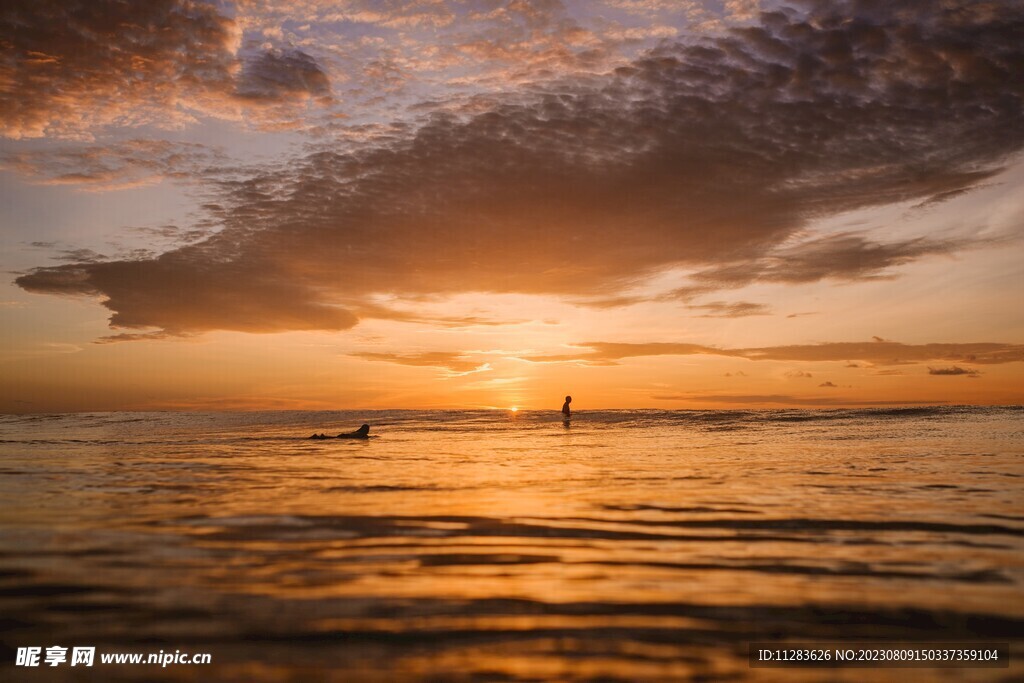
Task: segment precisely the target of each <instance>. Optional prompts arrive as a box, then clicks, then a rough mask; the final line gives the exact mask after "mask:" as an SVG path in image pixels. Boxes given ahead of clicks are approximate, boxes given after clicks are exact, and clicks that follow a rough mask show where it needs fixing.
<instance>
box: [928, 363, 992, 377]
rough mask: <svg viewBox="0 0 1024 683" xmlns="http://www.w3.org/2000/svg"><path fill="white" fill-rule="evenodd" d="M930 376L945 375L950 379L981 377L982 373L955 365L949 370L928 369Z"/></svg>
mask: <svg viewBox="0 0 1024 683" xmlns="http://www.w3.org/2000/svg"><path fill="white" fill-rule="evenodd" d="M928 374H929V375H943V376H948V377H955V376H964V377H980V376H981V371H979V370H974V369H965V368H961V367H960V366H958V365H954V366H952V367H949V368H928Z"/></svg>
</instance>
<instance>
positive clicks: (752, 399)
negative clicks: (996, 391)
mask: <svg viewBox="0 0 1024 683" xmlns="http://www.w3.org/2000/svg"><path fill="white" fill-rule="evenodd" d="M651 398H653V399H656V400H661V401H690V402H694V403H697V402H700V403H729V404H741V405H759V404H765V405H789V406H877V405H922V404H936V403H945V402H946V401H853V400H846V399H842V398H835V397H831V396H828V397H826V396H791V395H788V394H749V395H747V394H744V395H738V394H662V395H658V396H652V397H651Z"/></svg>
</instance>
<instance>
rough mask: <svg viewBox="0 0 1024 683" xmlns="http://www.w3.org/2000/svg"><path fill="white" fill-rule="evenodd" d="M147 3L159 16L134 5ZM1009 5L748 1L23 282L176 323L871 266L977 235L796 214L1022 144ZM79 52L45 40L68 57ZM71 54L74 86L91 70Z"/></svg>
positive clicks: (187, 30)
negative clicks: (209, 222) (144, 254)
mask: <svg viewBox="0 0 1024 683" xmlns="http://www.w3.org/2000/svg"><path fill="white" fill-rule="evenodd" d="M58 6H59V5H55V7H54V9H53V12H55V13H57V12H59V10H58V9H57V7H58ZM96 7H106V5H103V4H98V5H96ZM140 7H141V6H140ZM145 7H147V8H161V9H159V11H162V12H164V13H165V14H167V13H169V14H170V15H173V16H172V18H173V19H174V21H176V22H177V23H173V22H172V26H178V25H180V26H181V29H180V31H179V32H180V33H181V34H182V36H184V37H179V39H178V40H177V41H176V42H175V45H177V46H179V47H177V48H175V50H177V51H174V50H171V49H170V48H166V47H161V46H160V45H155V46H153V47H152V48H150V49H151V50H152V51H153V54H152V57H151V58H152V60H153V61H154V63H158V64H162V65H164V67H163V68H169V69H176V70H179V71H180V72H181V73H182V74H184V77H185V83H194V84H198V85H202V87H207V85H208V84H211V83H212V84H218V85H217V86H216V88H215V89H219V91H224V90H225V88H227V89H228V90H230V91H231V92H232V93H234V95H233V96H234V97H236V98H241V99H245V98H249V99H254V100H258V99H260V98H263V97H269V98H282V97H287V96H290V95H292V94H293V93H294V90H293V89H292V88H293V86H284V85H280V83H281V82H283V81H282V79H283V80H284V81H288V79H289V78H291V77H292V76H294V77H295V79H296V80H295V81H294V82H298V83H301V84H302V85H301V87H300V90H301V92H303V93H307V94H310V95H315V96H318V95H324V94H325V93H326V88H327V84H326V83H325V82H324V80H323V79H322V78H321V77H320V72H318V71H317V70H316V67H315V65H314V64H312V63H310V62H308V61H307V60H305V59H304V58H303V57H302V56H300V55H298V54H292V55H290V56H286V55H284V54H283V53H282V54H277V53H273V55H274V56H264V57H263V58H260V59H259V60H258V61H256V62H253V63H252V66H251V67H250V68H248V69H246V68H242V69H241V71H240V77H241V78H242V79H243V81H244V82H247V83H249V86H244V87H243V86H239V85H238V83H237V81H236V80H234V79H230V81H231V82H230V84H229V85H227V86H224V85H222V81H223V79H224V78H228V76H227V74H230V69H229V68H228V67H227V66H226V65H225V64H226V63H225V59H226V58H225V57H224V54H225V47H224V46H225V45H226V43H227V42H228V40H229V39H228V35H229V33H230V31H229V29H228V28H227V27H225V25H224V23H223V21H222V20H221V19H218V18H217V17H216V16H214V15H211V14H210V13H209V12H205V11H199V10H196V11H195V12H192V11H185V10H183V9H182V8H183V7H186V6H184V5H180V6H179V5H177V4H171V3H156V4H153V5H149V4H146V5H145ZM187 7H189V8H191V7H193V6H192V5H187ZM139 11H140V12H142V11H146V12H156V11H157V10H156V9H147V10H139ZM158 20H167V16H163V15H161V17H160V18H154V17H153V16H150V15H149V14H147V15H146V16H143V17H140V18H139V22H140V24H139V25H141V26H152V25H154V22H156V21H158ZM146 22H148V23H146ZM1022 30H1024V7H1022V6H1021V5H1020V4H1019V3H1015V2H999V3H975V2H966V1H964V2H955V1H951V2H945V3H941V4H939V3H918V2H895V3H886V4H881V3H877V2H869V1H868V0H864V1H857V0H852V1H849V2H839V3H810V4H809V5H808V6H807V8H806V9H805V10H803V11H801V12H796V11H776V12H768V13H764V14H762V15H760V19H759V20H758V21H757V22H756V23H755V24H753V25H750V26H748V27H745V28H740V29H735V30H732V31H731V32H729V33H727V34H725V35H723V36H719V37H716V38H708V39H704V40H691V41H677V42H675V43H666V44H664V45H663V46H662V47H660V48H658V49H656V50H654V51H652V52H649V53H647V54H645V55H644V56H643V57H641V58H639V59H637V60H634V61H633V62H632V63H631V64H629V65H628V66H624V67H621V68H618V69H616V70H615V71H614V72H612V73H609V74H607V75H605V76H600V77H598V76H594V75H581V76H580V77H578V78H568V77H562V78H559V79H557V80H553V81H546V82H545V81H534V82H532V83H530V84H528V85H526V86H524V87H523V88H521V89H520V90H517V91H514V92H507V93H505V94H504V95H501V96H495V97H491V98H488V99H486V100H485V101H475V106H474V107H472V108H469V109H465V110H462V113H457V112H458V111H459V109H458V108H457V107H450V108H449V110H448V111H447V113H444V112H441V113H434V114H431V115H430V116H429V117H428V118H426V119H424V120H422V122H421V123H420V124H419V125H418V126H416V127H413V128H410V129H409V132H408V133H407V134H405V135H397V136H392V137H390V138H386V139H383V140H381V141H378V142H376V143H373V144H371V145H369V146H366V147H364V148H362V149H356V150H351V149H347V150H340V149H337V148H334V147H332V146H331V145H325V146H323V147H322V148H320V149H316V150H313V151H311V152H310V153H309V154H308V155H307V156H306V157H304V158H303V159H302V160H300V161H299V162H297V163H295V164H294V165H292V166H291V167H289V168H286V169H284V170H274V171H268V172H266V173H262V174H257V175H254V176H253V177H250V178H247V179H244V180H237V181H228V180H224V181H221V182H220V184H219V185H218V187H219V190H220V192H221V195H222V201H220V202H218V203H217V206H216V209H215V210H214V217H215V218H216V220H217V221H219V223H220V224H221V230H220V231H219V232H218V233H217V234H216V235H213V236H211V237H209V238H208V239H206V240H204V241H202V242H200V243H198V244H194V245H189V246H185V247H182V248H180V249H176V250H172V251H169V252H166V253H164V254H161V255H159V256H157V257H154V258H149V259H142V260H133V261H126V260H121V261H109V262H104V263H85V262H83V263H71V264H64V265H60V266H54V267H42V268H37V269H35V270H33V271H32V272H29V273H27V274H24V275H22V276H21V277H19V278H18V279H17V283H18V285H20V286H21V287H23V288H24V289H26V290H29V291H33V292H41V293H53V294H82V295H92V296H98V297H100V298H101V299H102V301H103V302H104V305H105V306H107V307H108V308H109V309H111V311H113V315H112V316H111V325H112V326H114V327H124V328H139V329H152V328H155V329H158V330H163V331H165V332H167V333H168V334H192V333H199V332H203V331H206V330H213V329H228V330H244V331H249V332H270V331H279V330H286V329H325V330H338V329H347V328H349V327H351V326H352V325H354V324H355V323H356V322H357V317H358V311H359V310H360V308H361V306H363V305H364V304H365V302H366V301H368V300H369V298H370V297H372V296H374V295H377V294H388V295H395V296H398V297H410V298H411V297H416V296H421V295H424V294H442V295H443V294H452V293H457V292H466V291H475V292H519V293H534V294H548V295H556V296H563V297H567V298H574V297H575V298H584V297H604V298H608V299H613V298H614V297H615V296H616V295H619V294H621V293H622V292H623V291H625V290H626V289H627V288H628V287H629V286H630V285H631V284H634V283H636V282H637V281H638V280H640V279H642V278H645V277H647V276H650V275H652V274H655V273H658V272H661V271H665V270H666V269H670V268H685V269H690V270H691V271H693V272H696V273H697V274H696V275H695V276H694V278H693V280H692V281H688V282H684V283H681V286H680V289H679V292H678V293H677V296H678V297H679V298H681V299H683V300H691V299H692V298H693V297H694V296H695V295H698V294H703V293H706V292H710V291H715V290H717V289H726V288H730V287H735V286H740V285H742V284H746V283H749V282H751V281H770V282H790V283H793V282H810V281H817V280H820V279H827V278H831V279H838V280H862V279H871V278H875V277H880V276H885V275H888V274H889V273H890V271H891V269H892V268H894V267H898V266H900V265H903V264H906V263H908V262H910V261H913V260H916V259H920V258H926V257H929V256H934V255H938V254H946V253H951V252H954V251H956V250H959V249H964V248H968V247H970V246H971V245H972V242H971V240H969V239H958V240H951V239H938V238H916V239H904V240H899V239H894V240H892V241H890V242H886V243H879V242H877V241H874V240H873V239H872V238H871V237H870V236H868V235H865V234H860V233H856V232H847V233H844V234H841V235H830V236H811V237H810V238H807V237H806V236H804V238H803V239H800V240H797V237H798V236H801V235H802V234H803V233H802V232H801V231H802V230H803V229H804V228H805V227H806V226H807V224H808V223H809V222H810V221H811V220H814V219H817V218H821V217H823V216H828V215H833V214H836V213H839V212H843V211H848V210H852V209H857V208H863V207H870V206H878V205H885V204H891V203H895V202H904V201H909V200H916V201H927V200H929V199H932V198H936V197H943V196H948V195H949V193H956V192H960V191H964V190H967V189H969V188H971V187H974V186H975V185H977V184H978V183H979V182H981V181H983V180H984V179H986V178H989V177H991V176H992V175H993V174H994V173H996V172H997V171H998V170H999V169H1000V168H1001V167H1002V166H1003V165H1004V164H1005V163H1007V162H1008V158H1009V157H1008V155H1009V154H1012V153H1016V152H1018V151H1019V150H1020V149H1021V147H1022V146H1024V128H1022V126H1021V125H1020V112H1021V104H1022V95H1024V92H1022V91H1024V83H1022V81H1021V79H1020V78H1019V75H1020V73H1021V65H1022V64H1024V46H1022V44H1021V41H1020V39H1019V37H1020V35H1021V33H1022ZM83 35H84V33H83ZM196 36H198V37H196ZM44 37H48V38H53V37H54V36H48V35H47V36H44ZM186 38H187V40H186ZM193 38H194V39H193ZM17 40H21V39H17ZM33 40H42V38H41V37H38V36H37V37H36V38H33ZM118 40H120V39H119V38H118V37H115V36H108V41H110V42H113V43H114V44H115V45H117V46H120V43H118V42H117V41H118ZM182 40H184V43H182ZM142 42H145V41H142ZM17 44H18V45H19V49H18V50H17V51H15V52H16V54H17V55H21V56H20V57H17V58H16V59H20V60H22V61H21V62H18V63H16V64H14V66H13V67H11V66H10V65H9V66H8V68H7V72H6V73H8V75H9V77H5V78H6V80H7V82H8V83H11V84H12V87H18V86H19V84H25V85H26V87H29V86H30V87H32V88H36V89H37V90H38V89H40V88H41V87H42V86H39V85H33V84H34V83H35V81H33V80H32V79H30V78H29V77H28V76H25V75H24V74H25V73H27V71H28V70H29V68H30V67H29V65H28V63H27V62H26V61H25V60H27V59H29V58H28V57H26V56H25V55H27V54H28V50H29V48H30V45H29V44H28V43H24V44H23V43H17ZM182 44H184V45H186V46H191V47H188V49H186V50H184V51H182V50H181V49H180V45H182ZM32 45H35V43H32ZM37 47H38V46H37ZM161 50H164V52H167V54H164V52H161ZM31 51H33V52H34V51H36V50H35V49H34V48H33V49H32V50H31ZM129 52H131V50H129ZM86 53H88V50H85V51H84V52H83V53H82V54H86ZM78 54H79V53H78V52H75V53H74V54H73V55H72V54H71V53H69V54H68V55H67V56H62V55H54V56H55V57H57V58H59V59H63V60H69V61H70V64H71V65H74V64H76V63H77V62H76V61H75V60H77V59H85V57H77V56H75V55H78ZM268 54H269V53H268ZM101 55H107V56H106V57H104V59H107V60H108V62H109V64H107V66H108V67H109V70H110V71H118V72H120V71H119V70H120V69H122V68H123V67H124V66H125V65H124V64H122V63H121V61H120V60H122V59H124V57H122V56H121V55H120V53H119V52H117V51H115V50H107V51H101ZM182 55H185V56H184V57H183V56H182ZM39 59H42V58H39ZM182 60H185V62H184V63H182ZM200 67H201V68H200ZM81 71H82V73H86V72H88V73H93V71H91V70H89V69H86V68H85V67H84V66H83V68H82V69H81ZM67 73H68V75H67V76H66V77H62V78H65V79H72V80H68V81H67V83H66V84H65V85H67V87H69V88H70V89H71V90H72V91H73V92H75V91H76V90H75V89H76V88H77V89H79V90H80V89H81V88H83V87H85V85H84V84H85V83H87V81H86V80H81V82H79V81H76V80H73V79H75V78H79V77H77V76H75V75H74V74H75V73H76V71H75V70H74V69H70V70H69V71H68V72H67ZM10 74H13V75H10ZM282 74H288V77H287V78H286V77H284V76H282ZM279 77H280V78H279ZM82 79H84V76H83V77H82ZM141 80H142V81H143V82H145V81H146V80H147V79H146V78H142V79H141ZM41 82H42V83H44V84H48V87H49V88H50V90H48V91H47V90H42V91H40V92H39V96H38V97H37V98H34V99H33V98H29V101H31V102H32V104H30V105H26V106H27V107H29V108H28V109H25V110H24V111H22V110H18V111H14V114H15V115H14V116H12V117H10V120H11V121H13V122H14V123H12V124H11V125H14V126H17V127H19V128H20V129H22V130H24V131H29V132H30V131H33V130H39V129H40V128H39V126H41V125H44V124H42V123H40V122H41V121H44V120H48V118H47V117H50V116H51V114H50V113H49V112H52V111H58V110H59V109H60V105H59V103H58V101H57V100H56V99H55V98H56V96H55V95H54V94H53V93H54V92H56V86H57V82H55V81H53V80H52V79H51V80H49V81H48V80H47V79H45V78H44V79H42V81H41ZM289 82H291V81H289ZM204 84H205V85H204ZM198 85H197V87H198ZM96 87H97V88H98V91H99V92H107V93H110V95H111V96H113V95H114V94H116V93H117V92H118V91H117V89H116V87H113V86H110V85H109V84H107V83H106V82H105V81H103V82H100V83H98V84H96ZM118 87H119V86H118ZM140 87H141V86H140ZM211 87H212V86H211ZM245 87H251V88H252V89H251V91H247V90H245ZM295 87H297V86H295ZM112 88H113V89H112ZM239 88H240V89H239ZM236 90H237V92H236ZM47 93H49V94H47ZM238 93H242V95H239V94H238ZM245 93H249V94H245ZM4 106H8V107H9V106H12V105H10V104H9V103H8V104H5V105H4ZM453 112H455V113H453ZM5 120H7V119H6V118H5ZM18 121H21V123H17V122H18ZM25 134H28V133H27V132H26V133H25ZM718 303H719V302H715V303H713V304H704V305H705V306H708V307H709V308H707V309H705V310H706V311H708V313H707V314H708V315H725V316H730V315H743V314H752V313H759V312H763V311H762V310H761V309H758V308H757V307H756V306H757V305H756V304H754V305H753V306H754V307H753V308H751V307H749V306H747V307H745V308H744V307H739V308H735V307H734V308H729V307H728V305H722V306H719V305H718ZM808 348H810V347H808ZM751 351H754V350H751ZM874 353H876V354H877V353H878V352H877V351H875V352H874ZM843 358H844V359H845V358H859V356H857V355H855V354H853V353H850V354H848V355H844V356H843Z"/></svg>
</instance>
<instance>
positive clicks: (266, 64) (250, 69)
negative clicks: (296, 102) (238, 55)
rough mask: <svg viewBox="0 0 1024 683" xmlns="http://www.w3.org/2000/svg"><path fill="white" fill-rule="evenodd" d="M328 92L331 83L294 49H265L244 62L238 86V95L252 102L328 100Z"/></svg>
mask: <svg viewBox="0 0 1024 683" xmlns="http://www.w3.org/2000/svg"><path fill="white" fill-rule="evenodd" d="M330 92H331V84H330V80H329V79H328V78H327V74H326V73H324V71H323V69H322V68H320V65H319V64H318V63H317V61H316V60H315V59H313V58H312V57H311V56H309V55H308V54H306V53H305V52H302V51H301V50H298V49H295V48H291V49H287V50H280V49H268V50H264V51H262V52H261V53H259V54H258V55H256V56H254V57H252V58H251V59H249V60H247V61H246V62H245V67H244V68H243V70H242V77H241V79H240V80H239V83H238V95H239V96H240V97H245V98H252V99H255V100H271V101H278V100H281V99H286V98H289V97H296V96H298V97H305V96H312V97H321V98H329V96H330Z"/></svg>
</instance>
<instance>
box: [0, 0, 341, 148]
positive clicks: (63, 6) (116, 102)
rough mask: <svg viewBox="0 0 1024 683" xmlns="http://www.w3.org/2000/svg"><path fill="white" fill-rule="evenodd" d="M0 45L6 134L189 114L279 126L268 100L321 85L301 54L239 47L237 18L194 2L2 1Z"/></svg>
mask: <svg viewBox="0 0 1024 683" xmlns="http://www.w3.org/2000/svg"><path fill="white" fill-rule="evenodd" d="M0 44H2V45H3V46H4V50H3V52H2V53H0V122H2V123H0V134H2V135H4V136H6V137H8V138H15V139H19V138H38V137H44V136H45V137H51V138H52V137H71V138H84V139H89V138H91V137H92V135H93V132H94V130H95V129H96V128H98V127H103V126H107V125H117V126H140V125H143V124H153V125H158V126H165V127H167V126H170V127H180V126H181V125H183V124H185V123H189V122H192V121H193V120H195V117H196V116H197V115H207V116H219V117H225V118H230V119H239V118H241V116H242V114H243V113H247V114H248V115H250V117H251V118H252V120H254V121H256V122H262V123H280V119H282V118H284V119H294V117H295V112H292V111H286V110H284V109H281V108H277V109H273V110H268V109H266V105H267V104H270V103H279V104H280V103H284V102H286V101H290V100H294V99H295V98H296V96H298V95H308V96H313V97H319V98H325V97H326V96H327V95H328V93H329V83H328V81H327V78H326V75H325V73H324V71H323V70H322V69H321V68H320V66H319V65H318V64H317V62H316V61H315V60H314V59H313V58H312V57H311V56H309V55H308V54H306V53H304V52H302V51H300V50H297V49H290V50H285V51H281V50H267V51H263V52H260V53H256V54H250V52H251V51H245V50H242V49H241V47H242V30H241V27H240V26H239V25H238V24H236V23H235V21H234V20H233V19H232V18H230V17H228V16H225V15H224V14H222V13H221V12H220V11H219V9H218V6H217V4H214V3H210V2H203V1H201V0H152V1H148V2H119V1H118V0H89V2H62V1H61V0H9V1H8V2H5V3H4V5H3V9H0ZM262 117H270V118H272V119H273V121H269V120H268V121H261V118H262Z"/></svg>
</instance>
